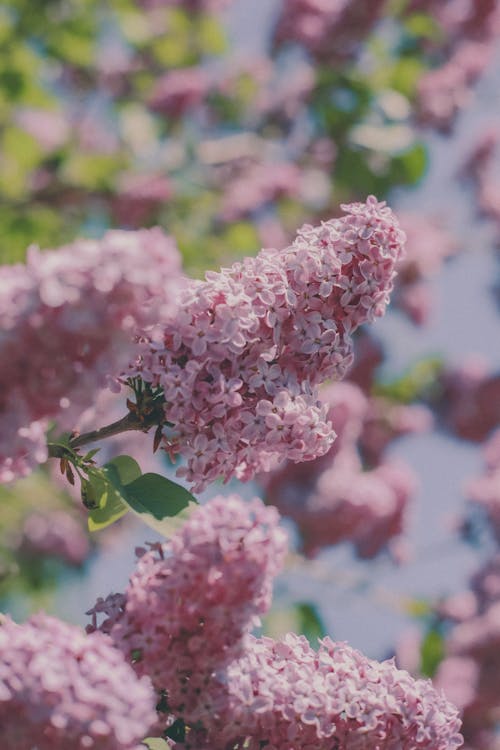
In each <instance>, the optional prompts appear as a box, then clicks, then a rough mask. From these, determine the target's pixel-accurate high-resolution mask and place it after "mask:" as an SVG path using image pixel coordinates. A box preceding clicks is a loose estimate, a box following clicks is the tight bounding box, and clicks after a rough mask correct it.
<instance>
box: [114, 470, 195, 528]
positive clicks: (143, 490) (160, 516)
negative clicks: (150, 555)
mask: <svg viewBox="0 0 500 750" xmlns="http://www.w3.org/2000/svg"><path fill="white" fill-rule="evenodd" d="M123 490H124V499H125V502H126V503H127V505H128V506H129V507H130V508H131V510H132V511H133V512H134V513H136V514H137V515H138V516H139V517H140V518H141V520H142V521H144V523H146V524H147V525H148V526H150V527H151V528H152V529H155V531H158V532H159V533H160V534H162V535H164V536H171V534H172V533H173V532H174V531H175V530H176V529H177V528H178V527H179V526H180V525H182V523H184V521H185V520H186V518H187V517H188V516H189V515H190V514H191V512H192V511H193V510H194V508H195V507H196V505H197V502H196V499H195V498H194V497H193V495H191V493H190V492H188V491H187V490H186V489H184V487H181V485H179V484H176V483H175V482H172V481H170V479H166V477H162V476H161V475H160V474H152V473H150V474H143V475H142V476H140V477H139V478H138V479H135V480H134V481H133V482H131V483H130V484H127V485H126V487H124V488H123Z"/></svg>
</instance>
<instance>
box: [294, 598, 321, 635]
mask: <svg viewBox="0 0 500 750" xmlns="http://www.w3.org/2000/svg"><path fill="white" fill-rule="evenodd" d="M295 607H296V610H297V619H298V624H299V627H298V630H297V632H298V633H303V634H304V635H305V636H306V637H307V639H308V641H309V642H310V643H312V644H314V642H316V641H317V640H318V639H319V638H324V637H325V635H326V631H325V626H324V624H323V621H322V619H321V617H320V614H319V612H318V609H317V607H316V606H315V605H314V604H311V603H310V602H299V603H298V604H296V605H295Z"/></svg>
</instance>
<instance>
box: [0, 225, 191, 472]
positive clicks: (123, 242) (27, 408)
mask: <svg viewBox="0 0 500 750" xmlns="http://www.w3.org/2000/svg"><path fill="white" fill-rule="evenodd" d="M182 278H183V277H182V276H181V272H180V256H179V253H178V251H177V249H176V247H175V244H174V242H173V240H171V239H170V238H169V237H167V236H166V235H164V234H163V232H162V231H161V230H160V229H158V228H156V229H151V230H142V231H139V232H136V233H133V232H121V231H110V232H108V233H107V234H105V235H104V237H103V238H102V239H101V240H78V241H76V242H74V243H73V244H71V245H67V246H65V247H63V248H61V249H60V250H58V251H54V252H50V251H46V252H43V253H42V252H40V251H39V250H38V249H37V248H31V249H30V250H29V252H28V258H27V262H26V265H21V264H19V265H16V266H1V267H0V331H1V332H0V358H1V361H2V371H1V376H0V433H1V440H0V478H1V480H2V481H10V480H12V479H14V478H15V477H16V476H23V475H25V474H26V473H28V472H29V470H30V469H31V468H33V465H34V464H36V463H39V462H40V461H43V460H44V459H45V457H46V449H43V447H42V435H41V433H43V431H44V429H45V427H46V425H47V420H48V419H55V420H57V421H58V424H59V427H61V428H63V429H64V428H67V429H73V427H74V421H75V420H76V419H77V418H78V416H79V415H80V414H81V413H82V412H83V410H84V409H86V408H87V407H88V406H90V405H91V404H93V402H94V400H95V398H96V393H97V391H98V390H99V388H102V387H104V386H106V385H107V384H108V383H109V382H110V379H111V378H113V377H117V376H118V375H119V374H120V372H121V371H122V370H123V368H124V367H125V365H126V363H127V361H128V360H129V359H130V357H131V355H132V352H133V351H135V349H134V346H135V342H134V338H135V337H136V336H137V335H138V334H140V333H141V332H144V331H145V329H146V328H147V329H148V330H149V329H150V327H151V326H152V324H158V322H159V321H162V320H164V319H168V317H169V316H171V315H172V314H173V313H174V312H175V310H176V302H175V300H176V296H177V293H178V289H179V286H180V284H181V283H182ZM13 411H15V412H16V415H15V418H14V419H12V413H13Z"/></svg>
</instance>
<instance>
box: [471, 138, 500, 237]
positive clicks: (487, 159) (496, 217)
mask: <svg viewBox="0 0 500 750" xmlns="http://www.w3.org/2000/svg"><path fill="white" fill-rule="evenodd" d="M499 144H500V136H499V133H498V127H490V128H488V129H487V130H486V131H485V132H483V133H482V134H481V136H480V138H479V139H478V141H477V142H476V143H475V145H474V148H473V149H472V151H471V153H470V154H469V156H468V158H467V159H466V161H465V164H464V167H463V173H464V175H465V176H466V177H468V178H469V179H470V180H471V181H472V184H473V187H474V192H475V199H476V203H477V206H478V209H479V213H480V214H481V215H482V216H486V217H487V218H489V219H491V220H492V221H493V222H494V223H495V226H496V231H497V236H496V239H497V241H498V238H499V237H500V181H499V179H498V161H499V159H500V148H499Z"/></svg>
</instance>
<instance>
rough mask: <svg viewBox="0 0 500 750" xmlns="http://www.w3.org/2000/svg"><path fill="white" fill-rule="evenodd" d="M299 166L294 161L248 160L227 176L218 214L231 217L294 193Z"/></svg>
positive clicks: (241, 214)
mask: <svg viewBox="0 0 500 750" xmlns="http://www.w3.org/2000/svg"><path fill="white" fill-rule="evenodd" d="M299 189H300V170H299V168H298V167H297V166H296V165H295V164H287V163H286V162H284V163H276V164H271V163H267V164H252V165H250V166H249V168H248V169H246V170H245V171H244V172H243V173H242V174H240V175H239V176H238V177H236V178H235V179H234V180H231V181H230V182H229V183H228V184H227V186H226V188H225V190H224V195H223V198H222V208H221V217H222V218H223V220H224V221H235V220H236V219H239V218H241V217H242V216H246V215H247V214H250V213H253V212H254V211H258V210H259V209H260V208H262V207H263V206H265V205H266V203H271V202H273V201H275V200H276V199H278V198H281V197H285V196H287V197H290V196H293V195H296V194H297V193H298V192H299Z"/></svg>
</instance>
